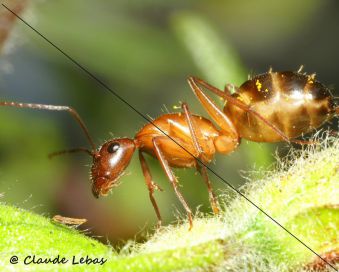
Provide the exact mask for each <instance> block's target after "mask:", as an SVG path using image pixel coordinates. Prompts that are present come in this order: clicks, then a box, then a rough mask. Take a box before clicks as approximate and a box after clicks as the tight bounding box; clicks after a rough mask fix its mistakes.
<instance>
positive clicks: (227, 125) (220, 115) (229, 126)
mask: <svg viewBox="0 0 339 272" xmlns="http://www.w3.org/2000/svg"><path fill="white" fill-rule="evenodd" d="M188 83H189V85H190V86H191V89H192V91H193V92H194V94H195V95H196V96H197V98H198V100H199V101H200V103H201V104H202V105H203V107H204V108H205V110H206V111H207V113H208V114H209V115H210V116H211V118H212V119H213V120H214V121H215V122H216V123H217V124H218V125H219V126H220V127H221V129H222V130H223V132H224V133H225V134H227V135H230V137H232V138H234V139H237V140H238V138H239V135H238V132H237V130H236V128H235V126H234V125H233V123H232V121H231V120H230V119H229V118H228V116H227V115H226V114H225V113H224V112H223V111H222V110H221V109H220V108H219V107H218V106H217V105H216V104H215V103H214V102H213V100H212V99H211V98H210V97H209V96H207V95H206V94H205V93H204V92H203V91H202V90H201V89H200V88H199V87H198V86H197V85H196V83H195V81H194V79H193V78H192V77H190V78H188ZM219 91H220V90H219ZM220 93H222V94H224V92H222V91H220ZM219 96H220V97H223V95H219Z"/></svg>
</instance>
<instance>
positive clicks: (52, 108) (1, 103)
mask: <svg viewBox="0 0 339 272" xmlns="http://www.w3.org/2000/svg"><path fill="white" fill-rule="evenodd" d="M0 106H5V107H15V108H28V109H36V110H49V111H67V112H68V113H70V114H71V115H72V117H73V118H74V119H75V121H77V122H78V124H79V125H80V127H81V129H82V130H83V132H84V133H85V136H86V138H87V140H88V141H89V143H90V145H91V146H92V149H93V150H95V149H96V148H95V144H94V142H93V140H92V138H91V136H90V135H89V132H88V129H87V127H86V126H85V123H84V121H82V119H81V117H80V115H79V114H78V113H77V112H76V110H75V109H73V108H71V107H68V106H54V105H44V104H32V103H17V102H7V101H0Z"/></svg>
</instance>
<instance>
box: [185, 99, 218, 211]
mask: <svg viewBox="0 0 339 272" xmlns="http://www.w3.org/2000/svg"><path fill="white" fill-rule="evenodd" d="M181 106H182V109H183V111H184V113H185V118H186V122H187V124H188V127H189V130H190V134H191V137H192V140H193V144H194V148H195V150H196V151H197V153H198V159H199V160H200V161H203V160H204V158H203V155H204V153H203V149H202V147H201V145H200V143H199V139H203V137H202V135H201V131H200V129H199V128H197V126H196V124H195V122H194V119H193V118H192V115H191V112H190V110H189V108H188V105H187V103H182V105H181ZM196 163H197V166H196V167H197V170H198V171H199V173H200V175H201V176H202V177H203V179H204V181H205V184H206V186H207V190H208V195H209V200H210V204H211V207H212V210H213V212H214V214H218V213H219V208H218V206H219V204H218V201H217V200H216V198H215V195H214V193H213V189H212V185H211V182H210V180H209V178H208V174H207V169H206V166H205V165H201V164H200V163H199V162H198V161H197V162H196Z"/></svg>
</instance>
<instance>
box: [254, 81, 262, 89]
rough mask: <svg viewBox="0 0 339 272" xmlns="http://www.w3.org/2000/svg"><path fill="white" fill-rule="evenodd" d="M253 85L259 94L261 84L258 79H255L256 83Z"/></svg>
mask: <svg viewBox="0 0 339 272" xmlns="http://www.w3.org/2000/svg"><path fill="white" fill-rule="evenodd" d="M255 85H256V86H257V90H258V91H259V92H260V91H261V87H262V84H261V83H260V81H259V79H257V81H256V82H255Z"/></svg>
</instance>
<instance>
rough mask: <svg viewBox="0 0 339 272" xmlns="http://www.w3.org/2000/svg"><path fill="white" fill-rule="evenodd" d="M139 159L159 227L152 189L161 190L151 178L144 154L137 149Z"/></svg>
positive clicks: (158, 212) (157, 209)
mask: <svg viewBox="0 0 339 272" xmlns="http://www.w3.org/2000/svg"><path fill="white" fill-rule="evenodd" d="M139 160H140V164H141V169H142V173H143V174H144V177H145V181H146V185H147V187H148V191H149V198H150V200H151V202H152V205H153V208H154V210H155V213H156V215H157V218H158V228H159V227H160V226H161V222H162V219H161V215H160V210H159V207H158V204H157V202H156V201H155V198H154V196H153V193H154V190H159V191H162V189H161V188H160V187H159V186H158V185H157V184H156V183H154V181H153V180H152V175H151V172H150V170H149V167H148V165H147V162H146V160H145V158H144V155H143V154H142V151H141V150H139Z"/></svg>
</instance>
